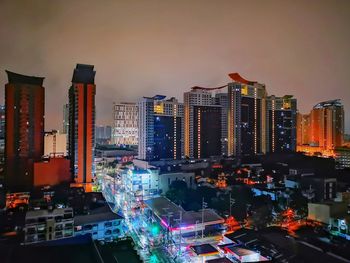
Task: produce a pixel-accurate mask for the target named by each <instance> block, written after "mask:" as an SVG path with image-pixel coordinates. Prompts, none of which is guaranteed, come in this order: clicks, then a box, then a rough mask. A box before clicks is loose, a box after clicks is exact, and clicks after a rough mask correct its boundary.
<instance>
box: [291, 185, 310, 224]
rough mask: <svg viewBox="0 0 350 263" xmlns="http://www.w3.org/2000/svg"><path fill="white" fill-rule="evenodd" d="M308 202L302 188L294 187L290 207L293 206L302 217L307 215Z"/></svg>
mask: <svg viewBox="0 0 350 263" xmlns="http://www.w3.org/2000/svg"><path fill="white" fill-rule="evenodd" d="M307 203H308V200H307V198H306V197H305V196H303V194H302V192H301V190H300V189H298V188H297V189H294V190H293V193H292V194H291V195H290V202H289V207H290V208H292V209H293V210H294V211H295V212H296V213H297V215H299V216H301V217H302V218H304V217H306V216H307V211H308V208H307Z"/></svg>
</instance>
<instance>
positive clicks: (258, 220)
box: [251, 206, 272, 229]
mask: <svg viewBox="0 0 350 263" xmlns="http://www.w3.org/2000/svg"><path fill="white" fill-rule="evenodd" d="M271 221H272V214H271V209H270V208H269V207H268V206H260V207H258V208H256V209H255V210H254V212H253V214H252V216H251V223H252V225H253V226H254V227H255V228H256V229H260V228H264V227H266V226H267V225H268V224H269V223H271Z"/></svg>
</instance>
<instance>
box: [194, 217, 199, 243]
mask: <svg viewBox="0 0 350 263" xmlns="http://www.w3.org/2000/svg"><path fill="white" fill-rule="evenodd" d="M198 223H199V221H198V220H196V235H195V240H196V244H197V240H198Z"/></svg>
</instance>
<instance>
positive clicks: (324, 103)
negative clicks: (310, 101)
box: [314, 99, 342, 109]
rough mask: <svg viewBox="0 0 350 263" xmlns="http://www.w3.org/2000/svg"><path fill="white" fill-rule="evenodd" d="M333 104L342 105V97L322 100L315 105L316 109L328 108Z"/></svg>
mask: <svg viewBox="0 0 350 263" xmlns="http://www.w3.org/2000/svg"><path fill="white" fill-rule="evenodd" d="M331 106H338V107H340V106H342V104H341V101H340V99H335V100H327V101H322V102H320V103H317V104H316V105H315V106H314V109H322V108H327V107H331Z"/></svg>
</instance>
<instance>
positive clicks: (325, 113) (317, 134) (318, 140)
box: [310, 100, 344, 150]
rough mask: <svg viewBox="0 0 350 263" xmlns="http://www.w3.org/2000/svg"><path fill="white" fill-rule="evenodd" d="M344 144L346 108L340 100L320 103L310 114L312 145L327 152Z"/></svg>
mask: <svg viewBox="0 0 350 263" xmlns="http://www.w3.org/2000/svg"><path fill="white" fill-rule="evenodd" d="M343 143H344V107H343V105H342V104H341V102H340V100H330V101H325V102H320V103H318V104H316V105H315V106H314V108H313V109H312V111H311V113H310V145H311V146H319V147H321V148H323V149H325V150H331V149H334V148H335V147H340V146H342V145H343Z"/></svg>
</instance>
